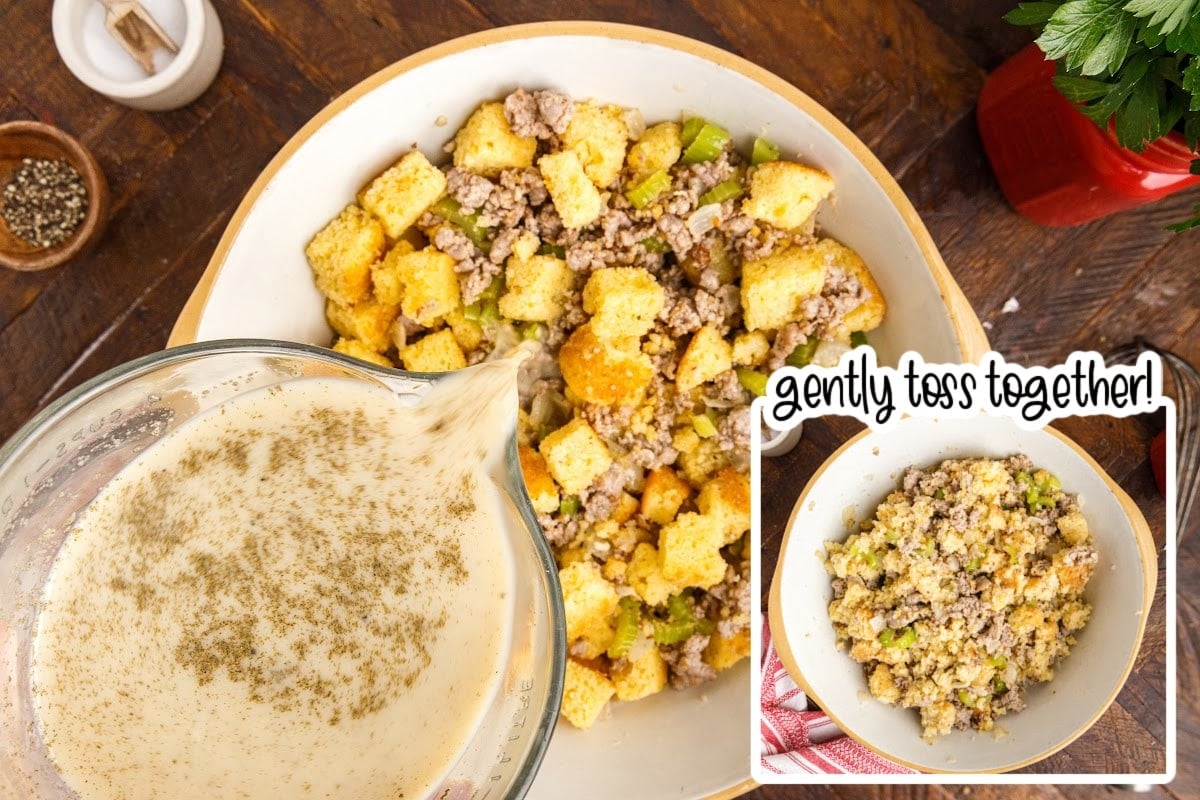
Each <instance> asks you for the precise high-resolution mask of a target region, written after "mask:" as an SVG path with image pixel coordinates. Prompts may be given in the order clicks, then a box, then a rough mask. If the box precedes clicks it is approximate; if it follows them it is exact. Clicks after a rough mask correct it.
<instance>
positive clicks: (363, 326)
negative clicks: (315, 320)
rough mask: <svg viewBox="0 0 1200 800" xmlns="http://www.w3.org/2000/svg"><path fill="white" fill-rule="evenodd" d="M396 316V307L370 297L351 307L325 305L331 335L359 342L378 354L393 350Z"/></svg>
mask: <svg viewBox="0 0 1200 800" xmlns="http://www.w3.org/2000/svg"><path fill="white" fill-rule="evenodd" d="M399 313H400V308H399V306H394V305H391V304H390V303H381V302H379V301H378V300H376V299H375V298H373V297H367V299H365V300H363V301H362V302H360V303H356V304H355V305H352V306H346V305H342V304H341V303H339V302H337V301H336V300H327V301H326V302H325V319H327V320H328V321H329V325H330V327H332V328H333V329H334V331H336V332H337V333H339V334H341V335H342V336H344V337H346V338H347V339H358V340H359V341H361V342H362V343H363V344H365V345H366V346H367V347H369V348H371V349H372V350H374V351H375V352H377V353H384V352H387V350H388V348H390V347H391V346H392V337H391V333H390V331H391V327H392V322H393V321H394V320H395V319H396V315H397V314H399Z"/></svg>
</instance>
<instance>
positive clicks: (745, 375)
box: [735, 367, 767, 397]
mask: <svg viewBox="0 0 1200 800" xmlns="http://www.w3.org/2000/svg"><path fill="white" fill-rule="evenodd" d="M735 372H737V379H738V383H740V384H741V385H742V388H743V389H745V390H746V391H747V392H749V393H750V394H752V395H754V396H755V397H762V396H763V395H765V394H766V393H767V374H766V373H765V372H759V371H758V370H756V369H750V368H749V367H738V368H737V369H736V370H735Z"/></svg>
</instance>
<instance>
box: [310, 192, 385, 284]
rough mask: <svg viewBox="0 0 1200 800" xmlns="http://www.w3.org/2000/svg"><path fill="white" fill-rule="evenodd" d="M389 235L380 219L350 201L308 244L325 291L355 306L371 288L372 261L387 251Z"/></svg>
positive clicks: (312, 263)
mask: <svg viewBox="0 0 1200 800" xmlns="http://www.w3.org/2000/svg"><path fill="white" fill-rule="evenodd" d="M384 244H385V239H384V235H383V226H382V225H380V224H379V220H377V219H375V217H373V216H371V215H370V214H369V213H367V212H366V211H364V210H363V209H361V208H359V207H358V206H356V205H349V206H346V207H345V208H344V209H342V212H341V213H340V214H338V215H337V216H336V217H334V218H333V219H332V220H330V221H329V223H328V224H327V225H326V226H325V227H324V228H322V229H321V230H319V231H317V234H316V235H315V236H313V238H312V239H311V240H310V241H309V243H308V245H307V246H306V247H305V248H304V255H305V256H306V257H307V258H308V263H309V266H311V267H312V270H313V277H314V279H315V281H316V284H317V288H318V289H320V290H321V294H323V295H325V296H326V297H327V298H329V299H330V300H334V301H336V302H338V303H341V304H342V305H347V306H352V305H354V304H355V303H357V302H359V301H360V300H362V299H363V298H364V297H366V296H367V293H368V292H369V291H370V290H371V265H372V264H374V263H375V261H376V260H377V259H378V258H379V256H380V255H381V254H382V253H383V248H384Z"/></svg>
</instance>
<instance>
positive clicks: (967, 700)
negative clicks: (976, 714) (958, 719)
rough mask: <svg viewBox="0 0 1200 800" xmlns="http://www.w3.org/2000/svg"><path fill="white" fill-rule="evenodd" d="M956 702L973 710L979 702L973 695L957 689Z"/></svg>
mask: <svg viewBox="0 0 1200 800" xmlns="http://www.w3.org/2000/svg"><path fill="white" fill-rule="evenodd" d="M958 702H960V703H962V704H963V705H964V706H966V707H967V708H974V707H975V704H976V703H977V702H979V700H978V698H976V697H975V695H973V694H971V693H970V692H968V691H967V690H966V689H959V690H958Z"/></svg>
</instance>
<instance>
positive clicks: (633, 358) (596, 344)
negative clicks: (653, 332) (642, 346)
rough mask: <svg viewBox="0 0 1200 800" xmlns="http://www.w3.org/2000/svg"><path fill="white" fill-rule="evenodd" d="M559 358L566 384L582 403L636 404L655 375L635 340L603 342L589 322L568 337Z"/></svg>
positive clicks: (648, 358)
mask: <svg viewBox="0 0 1200 800" xmlns="http://www.w3.org/2000/svg"><path fill="white" fill-rule="evenodd" d="M558 360H559V366H560V367H561V369H562V374H563V379H564V380H565V381H566V382H567V387H568V388H569V389H570V390H571V391H572V392H573V393H574V394H575V396H577V397H578V398H579V399H580V400H581V401H582V402H585V403H600V404H602V405H635V404H637V403H638V402H639V401H640V400H641V399H642V396H643V395H644V394H645V391H646V387H647V386H648V385H649V384H650V379H651V378H653V377H654V365H653V363H652V362H651V361H650V357H649V356H648V355H646V354H645V353H643V352H641V351H640V350H639V349H638V348H637V340H636V339H630V340H622V341H612V340H609V341H602V340H601V339H600V338H599V337H597V336H596V334H595V331H593V330H592V326H591V324H590V323H586V324H584V325H580V326H579V327H578V328H576V329H575V331H574V332H573V333H572V334H571V335H570V337H568V338H567V341H565V342H564V343H563V345H562V347H561V348H560V349H559V353H558Z"/></svg>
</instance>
